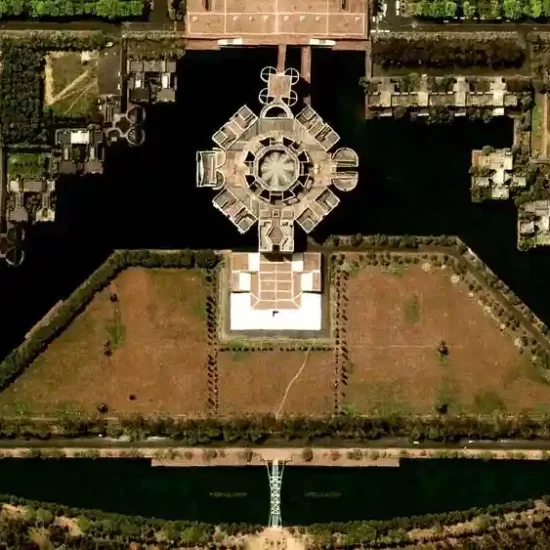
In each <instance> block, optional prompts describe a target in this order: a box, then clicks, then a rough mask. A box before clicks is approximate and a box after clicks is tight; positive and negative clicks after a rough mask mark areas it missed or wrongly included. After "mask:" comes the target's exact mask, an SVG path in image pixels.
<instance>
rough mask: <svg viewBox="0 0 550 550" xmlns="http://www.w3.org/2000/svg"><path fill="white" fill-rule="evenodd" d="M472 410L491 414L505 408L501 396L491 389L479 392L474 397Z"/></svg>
mask: <svg viewBox="0 0 550 550" xmlns="http://www.w3.org/2000/svg"><path fill="white" fill-rule="evenodd" d="M474 410H475V412H477V413H479V414H492V413H495V412H503V411H505V410H506V406H505V405H504V401H503V400H502V398H501V397H500V396H499V395H498V394H497V393H496V392H493V391H483V392H479V393H477V394H476V395H475V397H474Z"/></svg>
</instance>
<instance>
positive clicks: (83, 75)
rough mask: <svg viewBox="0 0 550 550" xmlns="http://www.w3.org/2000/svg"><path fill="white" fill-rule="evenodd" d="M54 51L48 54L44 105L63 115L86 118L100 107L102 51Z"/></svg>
mask: <svg viewBox="0 0 550 550" xmlns="http://www.w3.org/2000/svg"><path fill="white" fill-rule="evenodd" d="M89 54H90V57H89V59H87V60H86V61H85V62H83V60H82V58H81V53H80V52H52V53H50V54H48V56H47V57H46V67H45V82H44V88H45V93H44V105H45V107H46V108H50V109H51V110H52V112H53V113H54V114H56V115H58V116H61V117H85V116H87V115H91V114H93V113H94V112H95V110H96V109H97V99H98V94H99V87H98V62H99V54H98V52H89Z"/></svg>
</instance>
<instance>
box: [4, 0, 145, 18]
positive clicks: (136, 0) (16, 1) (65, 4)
mask: <svg viewBox="0 0 550 550" xmlns="http://www.w3.org/2000/svg"><path fill="white" fill-rule="evenodd" d="M144 9H145V2H144V0H0V18H3V17H17V18H25V19H29V18H30V19H43V18H59V17H64V18H72V19H74V18H82V17H100V18H103V19H111V20H113V19H123V18H129V17H139V16H140V15H141V14H142V13H143V11H144Z"/></svg>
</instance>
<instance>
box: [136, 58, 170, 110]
mask: <svg viewBox="0 0 550 550" xmlns="http://www.w3.org/2000/svg"><path fill="white" fill-rule="evenodd" d="M126 71H127V74H128V99H129V101H130V102H131V103H173V102H174V101H176V90H177V87H178V79H177V64H176V61H175V60H169V59H150V60H146V59H128V60H127V62H126Z"/></svg>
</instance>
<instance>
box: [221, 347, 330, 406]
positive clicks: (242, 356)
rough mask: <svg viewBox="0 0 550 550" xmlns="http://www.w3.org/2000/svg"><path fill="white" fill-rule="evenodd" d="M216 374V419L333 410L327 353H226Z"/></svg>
mask: <svg viewBox="0 0 550 550" xmlns="http://www.w3.org/2000/svg"><path fill="white" fill-rule="evenodd" d="M218 372H219V400H220V403H219V410H218V412H219V413H220V414H222V415H229V414H238V413H274V414H277V413H279V414H314V415H320V414H331V413H332V412H333V411H334V376H335V370H334V355H333V353H332V352H331V351H312V352H309V353H307V352H302V351H247V352H230V351H227V352H222V353H220V354H219V355H218ZM291 382H292V383H291ZM285 394H286V397H285Z"/></svg>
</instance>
